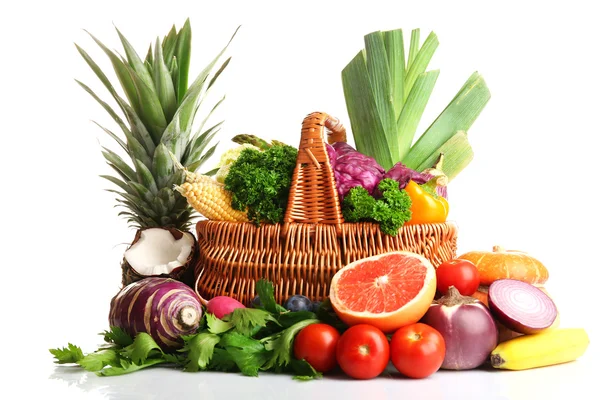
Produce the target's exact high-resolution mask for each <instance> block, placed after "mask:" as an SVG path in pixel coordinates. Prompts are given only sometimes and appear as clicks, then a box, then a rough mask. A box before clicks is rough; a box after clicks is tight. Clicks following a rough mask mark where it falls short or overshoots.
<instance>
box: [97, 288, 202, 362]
mask: <svg viewBox="0 0 600 400" xmlns="http://www.w3.org/2000/svg"><path fill="white" fill-rule="evenodd" d="M201 317H202V305H201V303H200V299H199V297H198V295H197V294H196V293H195V292H194V291H193V290H192V289H191V288H190V287H189V286H187V285H186V284H184V283H182V282H179V281H176V280H174V279H171V278H159V277H151V278H145V279H142V280H140V281H137V282H134V283H132V284H130V285H128V286H126V287H124V288H123V289H121V290H120V291H119V293H117V295H116V296H115V297H113V298H112V300H111V302H110V312H109V316H108V320H109V324H110V326H116V327H119V328H121V329H123V330H124V331H125V332H126V333H128V334H129V335H130V336H132V337H135V336H136V335H137V334H138V333H140V332H145V333H147V334H149V335H150V336H152V338H153V339H154V340H155V341H156V343H157V344H158V345H159V346H160V347H161V348H162V349H163V350H174V349H178V348H180V347H181V346H182V345H183V341H182V339H181V338H180V337H181V336H182V335H189V334H192V333H194V332H195V331H196V330H197V329H198V327H199V325H200V318H201Z"/></svg>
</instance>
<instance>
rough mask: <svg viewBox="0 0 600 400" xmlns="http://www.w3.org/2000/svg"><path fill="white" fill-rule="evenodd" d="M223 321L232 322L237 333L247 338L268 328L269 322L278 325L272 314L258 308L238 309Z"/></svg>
mask: <svg viewBox="0 0 600 400" xmlns="http://www.w3.org/2000/svg"><path fill="white" fill-rule="evenodd" d="M223 320H224V321H225V322H230V323H231V324H232V325H233V327H234V329H235V330H236V331H237V332H239V333H241V334H242V335H245V336H252V334H254V333H256V332H257V331H258V330H259V329H260V328H264V327H266V326H267V323H268V322H269V321H271V322H275V323H277V320H276V319H275V318H274V317H273V315H272V314H271V313H269V312H268V311H264V310H260V309H258V308H236V309H235V310H233V312H232V313H231V314H228V315H226V316H225V317H223Z"/></svg>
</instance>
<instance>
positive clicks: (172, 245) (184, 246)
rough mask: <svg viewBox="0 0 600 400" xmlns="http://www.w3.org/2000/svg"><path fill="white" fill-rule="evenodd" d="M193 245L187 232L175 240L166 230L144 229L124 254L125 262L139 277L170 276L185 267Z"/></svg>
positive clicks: (191, 238)
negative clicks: (176, 269)
mask: <svg viewBox="0 0 600 400" xmlns="http://www.w3.org/2000/svg"><path fill="white" fill-rule="evenodd" d="M193 245H194V238H193V236H192V235H191V234H190V233H189V232H184V234H183V236H182V237H181V239H179V240H175V238H174V237H173V235H171V232H169V231H168V230H166V229H161V228H150V229H145V230H143V231H142V233H141V235H140V239H139V240H138V241H137V242H136V243H135V244H134V245H133V246H131V247H130V248H129V249H128V250H127V251H126V252H125V260H127V262H128V263H129V265H130V266H131V267H132V268H133V269H134V270H135V271H136V272H137V273H138V274H140V275H160V274H170V273H171V272H172V271H173V270H174V269H175V268H178V267H181V266H183V265H185V263H186V262H187V260H188V257H189V256H190V253H191V252H192V246H193Z"/></svg>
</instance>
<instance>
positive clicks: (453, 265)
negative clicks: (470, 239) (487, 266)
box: [436, 259, 479, 296]
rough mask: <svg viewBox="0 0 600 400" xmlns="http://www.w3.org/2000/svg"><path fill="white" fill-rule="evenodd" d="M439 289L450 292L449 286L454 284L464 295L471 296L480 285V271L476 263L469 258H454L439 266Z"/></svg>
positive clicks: (437, 274) (437, 276) (437, 272)
mask: <svg viewBox="0 0 600 400" xmlns="http://www.w3.org/2000/svg"><path fill="white" fill-rule="evenodd" d="M436 278H437V290H438V292H440V293H442V294H446V293H448V288H449V287H450V286H454V287H455V288H456V289H458V291H459V292H460V294H462V295H463V296H470V295H472V294H473V293H475V292H476V291H477V288H478V287H479V271H478V270H477V267H476V266H475V264H473V263H472V262H471V261H468V260H460V259H454V260H449V261H446V262H444V263H442V264H441V265H440V266H439V267H437V271H436Z"/></svg>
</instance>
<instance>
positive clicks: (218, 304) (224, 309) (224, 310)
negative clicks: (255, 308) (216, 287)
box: [200, 296, 246, 319]
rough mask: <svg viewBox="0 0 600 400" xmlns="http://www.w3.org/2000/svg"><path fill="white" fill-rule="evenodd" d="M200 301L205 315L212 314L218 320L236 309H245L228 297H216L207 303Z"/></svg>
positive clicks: (201, 299)
mask: <svg viewBox="0 0 600 400" xmlns="http://www.w3.org/2000/svg"><path fill="white" fill-rule="evenodd" d="M200 301H201V302H202V304H203V305H204V306H205V307H206V312H207V313H209V314H213V315H214V316H215V317H217V318H219V319H221V318H223V317H224V316H226V315H227V314H230V313H232V312H233V310H235V309H236V308H246V306H245V305H243V304H242V303H240V302H239V301H237V300H236V299H234V298H232V297H228V296H216V297H213V298H212V299H210V300H208V301H206V300H204V299H203V298H202V297H200Z"/></svg>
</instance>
